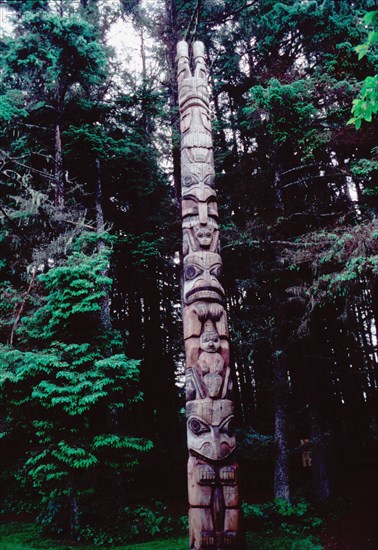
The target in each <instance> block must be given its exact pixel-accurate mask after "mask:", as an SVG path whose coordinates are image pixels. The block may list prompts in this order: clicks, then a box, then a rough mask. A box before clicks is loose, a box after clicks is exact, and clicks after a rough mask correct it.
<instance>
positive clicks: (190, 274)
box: [185, 265, 202, 281]
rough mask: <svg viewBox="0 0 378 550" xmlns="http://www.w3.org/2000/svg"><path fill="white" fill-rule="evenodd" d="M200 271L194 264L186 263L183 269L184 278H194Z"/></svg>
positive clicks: (188, 279)
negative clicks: (186, 265)
mask: <svg viewBox="0 0 378 550" xmlns="http://www.w3.org/2000/svg"><path fill="white" fill-rule="evenodd" d="M201 273H202V269H200V268H199V267H197V266H195V265H188V267H187V268H186V269H185V279H186V280H187V281H190V280H191V279H194V278H195V277H197V275H200V274H201Z"/></svg>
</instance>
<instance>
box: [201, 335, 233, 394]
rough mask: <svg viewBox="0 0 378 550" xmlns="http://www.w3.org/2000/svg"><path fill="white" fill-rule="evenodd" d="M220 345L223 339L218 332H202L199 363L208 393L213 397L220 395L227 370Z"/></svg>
mask: <svg viewBox="0 0 378 550" xmlns="http://www.w3.org/2000/svg"><path fill="white" fill-rule="evenodd" d="M220 347H221V340H220V337H219V334H218V333H217V332H215V331H208V332H204V333H203V334H201V337H200V349H201V353H200V356H199V359H198V363H197V364H198V368H199V370H200V373H201V375H202V380H203V383H204V385H205V387H206V389H207V393H208V395H209V397H211V398H217V397H219V396H220V393H221V389H222V384H223V379H224V375H225V370H226V369H225V366H224V359H223V357H222V356H221V354H220V353H219V350H220Z"/></svg>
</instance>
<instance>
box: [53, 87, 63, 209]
mask: <svg viewBox="0 0 378 550" xmlns="http://www.w3.org/2000/svg"><path fill="white" fill-rule="evenodd" d="M62 95H63V93H62V90H61V84H60V82H58V91H57V110H56V122H55V170H54V184H55V206H56V207H58V208H63V206H64V176H63V152H62V136H61V121H62V111H63V98H62Z"/></svg>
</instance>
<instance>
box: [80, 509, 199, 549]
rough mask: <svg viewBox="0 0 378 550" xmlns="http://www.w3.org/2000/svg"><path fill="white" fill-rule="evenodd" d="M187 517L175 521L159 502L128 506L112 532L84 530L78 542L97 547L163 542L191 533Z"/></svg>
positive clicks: (106, 530)
mask: <svg viewBox="0 0 378 550" xmlns="http://www.w3.org/2000/svg"><path fill="white" fill-rule="evenodd" d="M185 520H187V516H185V518H184V517H174V516H172V515H170V514H169V513H168V511H167V507H166V506H165V505H164V504H163V503H162V502H159V501H152V502H151V503H148V504H145V505H139V506H126V507H125V508H124V509H123V510H121V511H120V512H119V514H118V516H117V519H116V524H115V525H113V526H112V527H111V529H105V528H103V529H101V528H96V527H93V526H84V527H83V528H81V529H80V532H79V535H78V540H79V541H80V542H82V543H89V542H92V543H93V544H94V545H95V546H103V545H107V544H113V545H114V544H121V543H122V542H124V541H130V542H131V541H138V540H144V541H148V540H149V539H154V540H156V539H159V538H164V537H167V536H172V535H178V534H184V533H185V532H186V531H187V527H188V526H187V522H186V521H185Z"/></svg>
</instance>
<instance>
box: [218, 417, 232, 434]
mask: <svg viewBox="0 0 378 550" xmlns="http://www.w3.org/2000/svg"><path fill="white" fill-rule="evenodd" d="M219 431H220V433H221V434H226V435H228V436H229V437H232V436H233V435H234V418H233V417H231V418H229V419H228V420H226V422H225V423H224V424H223V426H221V427H220V429H219Z"/></svg>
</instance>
